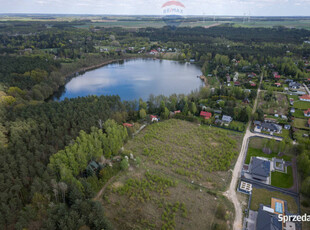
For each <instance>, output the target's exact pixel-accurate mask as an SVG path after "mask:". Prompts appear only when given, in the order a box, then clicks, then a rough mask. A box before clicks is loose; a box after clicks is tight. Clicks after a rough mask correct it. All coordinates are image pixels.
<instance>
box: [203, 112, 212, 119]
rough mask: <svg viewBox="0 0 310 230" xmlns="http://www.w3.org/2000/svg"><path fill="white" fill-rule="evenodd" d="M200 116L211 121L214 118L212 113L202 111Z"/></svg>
mask: <svg viewBox="0 0 310 230" xmlns="http://www.w3.org/2000/svg"><path fill="white" fill-rule="evenodd" d="M200 116H201V117H204V118H205V119H210V118H211V117H212V113H209V112H206V111H201V112H200Z"/></svg>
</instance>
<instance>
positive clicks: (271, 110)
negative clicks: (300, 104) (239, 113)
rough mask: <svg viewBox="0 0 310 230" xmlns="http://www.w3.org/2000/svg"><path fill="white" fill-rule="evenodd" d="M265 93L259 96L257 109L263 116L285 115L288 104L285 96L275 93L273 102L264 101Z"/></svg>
mask: <svg viewBox="0 0 310 230" xmlns="http://www.w3.org/2000/svg"><path fill="white" fill-rule="evenodd" d="M265 95H266V92H262V93H261V94H260V95H259V103H258V108H260V109H262V110H263V112H264V113H265V114H276V113H277V114H280V115H285V114H287V111H288V108H289V103H288V100H287V96H286V95H285V94H283V93H275V100H270V101H265V100H264V97H265Z"/></svg>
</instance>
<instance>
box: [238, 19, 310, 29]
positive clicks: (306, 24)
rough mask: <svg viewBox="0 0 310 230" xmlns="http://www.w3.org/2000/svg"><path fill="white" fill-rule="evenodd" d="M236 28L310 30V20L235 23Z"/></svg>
mask: <svg viewBox="0 0 310 230" xmlns="http://www.w3.org/2000/svg"><path fill="white" fill-rule="evenodd" d="M234 26H236V27H265V28H272V27H274V26H284V27H287V28H298V29H307V30H309V28H310V20H279V21H275V20H272V21H268V20H264V21H258V20H256V21H253V20H252V21H250V22H244V23H235V25H234Z"/></svg>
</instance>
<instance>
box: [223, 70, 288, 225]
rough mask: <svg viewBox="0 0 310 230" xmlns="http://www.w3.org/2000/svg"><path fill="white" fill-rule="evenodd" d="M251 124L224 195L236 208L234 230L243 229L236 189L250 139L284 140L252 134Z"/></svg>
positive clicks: (256, 100)
mask: <svg viewBox="0 0 310 230" xmlns="http://www.w3.org/2000/svg"><path fill="white" fill-rule="evenodd" d="M262 80H263V75H261V79H260V82H259V87H258V90H257V97H256V99H255V102H254V106H253V110H252V115H253V114H254V113H255V111H256V107H257V102H258V96H259V93H260V91H261V90H260V88H261V83H262ZM251 122H252V120H250V121H249V123H248V125H247V129H246V132H245V135H244V137H243V141H242V146H241V150H240V154H239V156H238V159H237V162H236V164H235V168H234V170H233V173H232V179H231V182H230V186H229V189H228V190H227V191H226V192H225V193H224V195H225V196H226V197H227V198H228V199H229V200H230V201H231V202H232V203H233V204H234V207H235V221H234V228H233V229H234V230H240V229H242V207H241V204H240V202H239V200H238V198H237V192H236V188H237V183H238V179H239V176H240V173H241V169H242V166H243V159H244V157H245V155H246V152H247V145H248V142H249V140H250V139H249V138H250V137H255V136H259V137H264V138H270V139H276V140H282V138H279V137H273V136H268V135H264V134H259V133H252V132H251V131H250V126H251Z"/></svg>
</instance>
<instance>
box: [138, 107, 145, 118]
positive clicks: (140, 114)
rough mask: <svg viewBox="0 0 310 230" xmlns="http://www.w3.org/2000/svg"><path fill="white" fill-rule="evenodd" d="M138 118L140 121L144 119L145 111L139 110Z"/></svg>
mask: <svg viewBox="0 0 310 230" xmlns="http://www.w3.org/2000/svg"><path fill="white" fill-rule="evenodd" d="M139 117H140V118H141V119H144V118H146V111H145V110H144V109H140V111H139Z"/></svg>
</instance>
